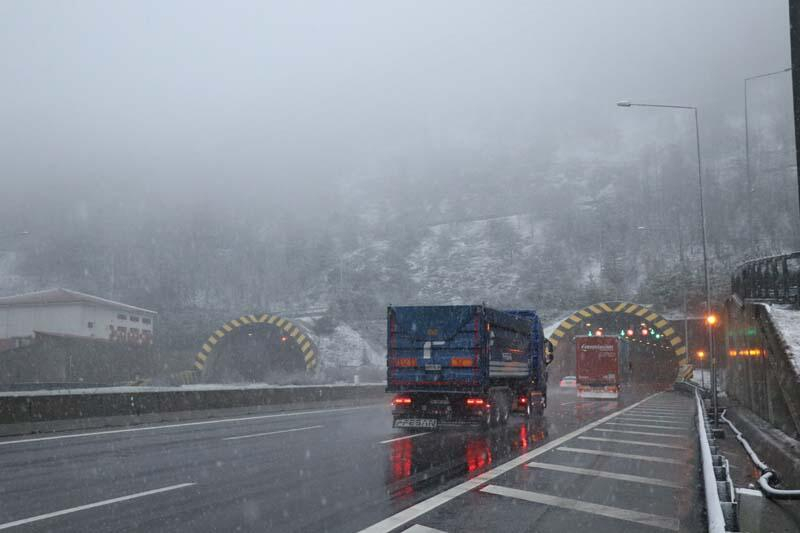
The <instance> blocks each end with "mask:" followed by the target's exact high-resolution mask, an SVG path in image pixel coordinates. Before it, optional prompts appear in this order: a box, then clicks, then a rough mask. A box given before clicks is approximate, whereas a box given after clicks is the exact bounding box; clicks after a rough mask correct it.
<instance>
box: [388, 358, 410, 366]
mask: <svg viewBox="0 0 800 533" xmlns="http://www.w3.org/2000/svg"><path fill="white" fill-rule="evenodd" d="M389 364H390V365H391V366H401V367H410V366H417V360H416V359H414V358H413V357H398V358H393V359H390V360H389Z"/></svg>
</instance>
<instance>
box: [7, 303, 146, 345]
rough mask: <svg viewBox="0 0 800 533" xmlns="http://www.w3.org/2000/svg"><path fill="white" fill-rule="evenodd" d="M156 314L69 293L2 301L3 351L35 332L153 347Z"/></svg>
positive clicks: (139, 308)
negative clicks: (150, 345)
mask: <svg viewBox="0 0 800 533" xmlns="http://www.w3.org/2000/svg"><path fill="white" fill-rule="evenodd" d="M155 317H156V312H155V311H150V310H149V309H142V308H141V307H134V306H132V305H127V304H123V303H120V302H114V301H112V300H106V299H105V298H99V297H97V296H92V295H90V294H84V293H81V292H77V291H70V290H67V289H50V290H46V291H39V292H31V293H28V294H20V295H17V296H6V297H3V298H0V350H3V349H9V348H15V347H17V346H20V345H22V344H25V343H26V342H27V339H31V338H32V337H33V336H34V333H35V332H41V333H56V334H62V335H71V336H76V337H87V338H92V337H94V338H98V339H107V340H113V341H119V342H128V343H134V344H150V343H152V340H153V324H154V322H155Z"/></svg>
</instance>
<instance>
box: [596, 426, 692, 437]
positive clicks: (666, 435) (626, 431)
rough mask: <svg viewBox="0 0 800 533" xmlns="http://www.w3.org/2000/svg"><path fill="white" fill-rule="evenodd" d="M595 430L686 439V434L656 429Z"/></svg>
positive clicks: (598, 429)
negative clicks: (674, 433)
mask: <svg viewBox="0 0 800 533" xmlns="http://www.w3.org/2000/svg"><path fill="white" fill-rule="evenodd" d="M593 431H604V432H607V433H627V434H629V435H650V436H652V437H666V438H668V439H686V435H670V434H669V433H656V432H655V431H631V430H629V429H604V428H597V429H595V430H593Z"/></svg>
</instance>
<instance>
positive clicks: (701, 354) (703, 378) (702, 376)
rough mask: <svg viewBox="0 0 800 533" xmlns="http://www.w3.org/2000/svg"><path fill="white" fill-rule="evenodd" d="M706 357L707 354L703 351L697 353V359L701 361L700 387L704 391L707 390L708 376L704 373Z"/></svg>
mask: <svg viewBox="0 0 800 533" xmlns="http://www.w3.org/2000/svg"><path fill="white" fill-rule="evenodd" d="M705 356H706V353H705V352H704V351H703V350H700V351H699V352H697V358H698V359H699V360H700V386H701V387H703V388H704V389H705V388H706V376H705V372H703V358H704V357H705Z"/></svg>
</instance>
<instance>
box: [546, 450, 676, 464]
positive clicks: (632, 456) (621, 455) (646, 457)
mask: <svg viewBox="0 0 800 533" xmlns="http://www.w3.org/2000/svg"><path fill="white" fill-rule="evenodd" d="M556 450H557V451H559V452H570V453H583V454H586V455H602V456H603V457H619V458H620V459H634V460H636V461H650V462H652V463H667V464H671V465H682V464H686V461H679V460H677V459H667V458H665V457H653V456H651V455H636V454H633V453H617V452H606V451H603V450H591V449H589V448H570V447H569V446H560V447H558V448H556Z"/></svg>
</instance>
